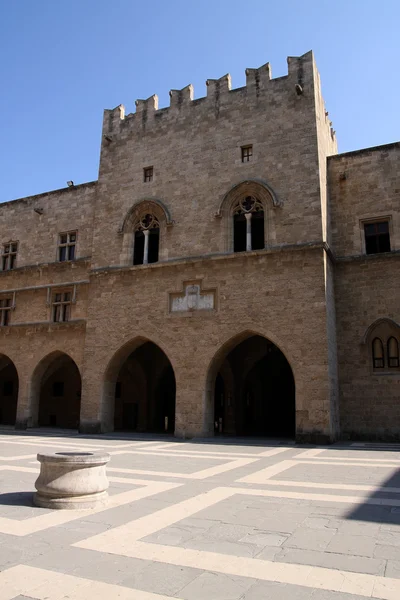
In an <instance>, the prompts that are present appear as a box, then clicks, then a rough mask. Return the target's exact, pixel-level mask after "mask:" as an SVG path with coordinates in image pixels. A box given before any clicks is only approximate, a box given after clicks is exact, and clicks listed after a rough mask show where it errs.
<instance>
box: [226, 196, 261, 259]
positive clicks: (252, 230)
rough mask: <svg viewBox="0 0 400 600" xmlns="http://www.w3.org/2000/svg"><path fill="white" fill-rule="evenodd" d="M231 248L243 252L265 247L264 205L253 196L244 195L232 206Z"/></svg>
mask: <svg viewBox="0 0 400 600" xmlns="http://www.w3.org/2000/svg"><path fill="white" fill-rule="evenodd" d="M232 215H233V250H234V252H244V251H250V250H262V249H263V248H264V247H265V230H264V206H263V204H262V202H260V201H259V200H258V199H257V198H256V197H254V196H244V197H243V198H240V199H239V200H238V201H237V202H236V203H235V204H234V206H233V209H232Z"/></svg>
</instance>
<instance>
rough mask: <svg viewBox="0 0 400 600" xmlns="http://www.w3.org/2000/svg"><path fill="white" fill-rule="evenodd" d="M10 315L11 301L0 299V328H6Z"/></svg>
mask: <svg viewBox="0 0 400 600" xmlns="http://www.w3.org/2000/svg"><path fill="white" fill-rule="evenodd" d="M10 314H11V299H10V298H1V299H0V326H1V327H6V326H7V325H8V324H9V322H10Z"/></svg>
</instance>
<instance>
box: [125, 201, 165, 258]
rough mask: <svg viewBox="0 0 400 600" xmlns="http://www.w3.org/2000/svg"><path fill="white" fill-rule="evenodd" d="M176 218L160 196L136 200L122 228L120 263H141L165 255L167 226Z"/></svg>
mask: <svg viewBox="0 0 400 600" xmlns="http://www.w3.org/2000/svg"><path fill="white" fill-rule="evenodd" d="M172 223H173V221H172V219H171V215H170V213H169V211H168V209H167V207H166V206H165V205H164V204H163V202H161V201H160V200H156V199H148V198H146V199H144V200H140V201H139V202H136V203H135V204H134V205H133V206H132V207H131V209H130V210H129V211H128V213H127V214H126V216H125V218H124V221H123V223H122V225H121V227H120V229H119V233H121V234H122V235H123V248H122V254H121V263H122V264H123V265H132V264H134V265H141V264H148V263H154V262H158V261H159V260H163V259H165V258H166V256H167V254H166V248H165V237H166V229H167V227H168V226H169V225H172Z"/></svg>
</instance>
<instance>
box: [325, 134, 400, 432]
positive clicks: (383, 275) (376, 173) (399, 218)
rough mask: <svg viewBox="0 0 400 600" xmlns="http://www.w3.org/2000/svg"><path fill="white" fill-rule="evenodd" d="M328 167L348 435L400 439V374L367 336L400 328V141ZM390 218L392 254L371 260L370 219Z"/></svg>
mask: <svg viewBox="0 0 400 600" xmlns="http://www.w3.org/2000/svg"><path fill="white" fill-rule="evenodd" d="M328 166H329V192H330V202H331V208H332V240H333V242H332V244H333V250H334V252H335V253H336V255H337V263H336V273H335V286H336V309H337V339H338V356H339V358H338V360H339V377H340V418H341V432H342V435H348V436H351V437H353V438H366V439H371V438H374V437H376V438H379V439H388V440H392V439H399V438H400V403H399V383H400V373H399V372H398V371H396V370H392V371H391V372H388V370H387V369H385V370H384V372H382V373H379V372H374V371H373V368H372V349H371V341H372V340H371V339H369V338H367V339H366V337H365V336H366V332H367V330H368V328H369V327H371V325H373V324H374V323H375V322H376V321H378V320H379V319H390V320H391V321H392V322H394V324H393V328H394V330H395V323H400V303H399V289H400V252H399V250H400V144H389V145H388V146H381V147H378V148H371V149H366V150H362V151H357V152H349V153H347V154H343V155H339V156H336V157H331V158H330V159H329V160H328ZM382 217H388V218H390V220H391V228H390V242H391V249H392V252H391V253H390V254H375V255H368V256H366V255H365V248H364V235H363V220H364V219H365V220H370V219H371V220H374V219H377V220H379V219H380V218H382ZM394 333H395V334H396V331H394ZM397 337H398V338H399V335H398V333H397Z"/></svg>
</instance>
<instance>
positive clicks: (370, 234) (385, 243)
mask: <svg viewBox="0 0 400 600" xmlns="http://www.w3.org/2000/svg"><path fill="white" fill-rule="evenodd" d="M364 234H365V252H366V254H381V253H383V252H390V234H389V221H380V222H379V223H365V224H364Z"/></svg>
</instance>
